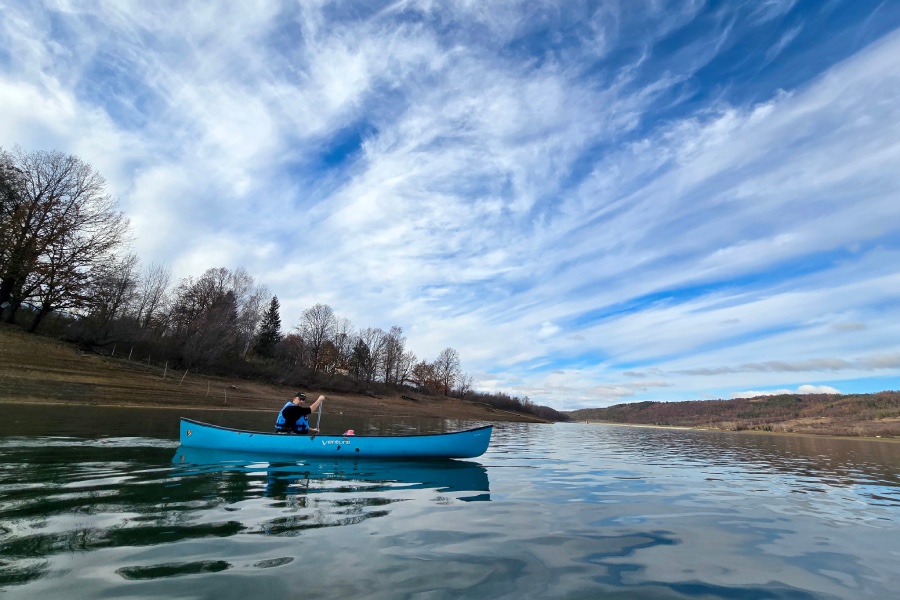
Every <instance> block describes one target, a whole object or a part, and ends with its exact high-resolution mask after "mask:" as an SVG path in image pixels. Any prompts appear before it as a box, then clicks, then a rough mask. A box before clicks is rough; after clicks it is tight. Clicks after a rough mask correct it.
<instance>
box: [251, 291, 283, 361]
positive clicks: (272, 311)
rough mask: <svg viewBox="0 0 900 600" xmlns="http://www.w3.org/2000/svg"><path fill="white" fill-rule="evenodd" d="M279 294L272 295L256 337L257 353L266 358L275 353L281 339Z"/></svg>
mask: <svg viewBox="0 0 900 600" xmlns="http://www.w3.org/2000/svg"><path fill="white" fill-rule="evenodd" d="M280 307H281V306H280V304H279V303H278V296H272V302H270V303H269V308H268V309H266V312H265V313H264V314H263V318H262V322H261V323H260V325H259V336H258V337H257V338H256V347H255V349H256V353H257V354H258V355H260V356H262V357H265V358H271V357H272V355H273V354H274V353H275V346H276V344H278V342H280V341H281V337H282V336H281V316H280V315H279V314H278V311H279V309H280Z"/></svg>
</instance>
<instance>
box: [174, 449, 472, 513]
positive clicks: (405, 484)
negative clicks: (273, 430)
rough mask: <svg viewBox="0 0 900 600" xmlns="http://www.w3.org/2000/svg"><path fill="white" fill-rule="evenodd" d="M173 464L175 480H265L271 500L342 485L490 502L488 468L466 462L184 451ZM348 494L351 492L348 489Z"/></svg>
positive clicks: (200, 450) (331, 488) (179, 453)
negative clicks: (229, 476)
mask: <svg viewBox="0 0 900 600" xmlns="http://www.w3.org/2000/svg"><path fill="white" fill-rule="evenodd" d="M172 462H173V463H174V464H175V465H177V466H178V468H177V469H176V470H175V471H174V472H173V475H176V476H185V475H192V474H197V475H200V474H210V473H230V474H239V473H244V474H246V475H247V477H248V478H250V479H252V478H254V477H257V478H258V477H260V476H262V477H264V478H265V489H264V490H263V494H264V495H265V496H267V497H272V498H277V497H283V496H287V495H292V494H309V493H319V492H326V491H330V492H341V491H342V486H343V487H346V486H354V485H356V484H361V485H365V486H366V491H369V492H372V491H379V490H413V489H434V490H436V491H438V492H441V493H444V492H447V493H449V492H482V493H479V494H476V495H473V496H464V497H458V499H459V500H464V501H483V500H490V483H489V480H488V474H487V469H486V468H485V467H483V466H482V465H481V464H479V463H477V462H473V461H467V460H417V461H412V460H378V459H323V458H315V457H298V458H296V459H290V458H286V457H285V456H283V455H266V454H261V453H251V452H233V451H226V450H210V449H206V448H190V447H185V446H180V447H179V448H178V449H177V450H176V451H175V456H174V457H173V459H172ZM344 491H346V490H344Z"/></svg>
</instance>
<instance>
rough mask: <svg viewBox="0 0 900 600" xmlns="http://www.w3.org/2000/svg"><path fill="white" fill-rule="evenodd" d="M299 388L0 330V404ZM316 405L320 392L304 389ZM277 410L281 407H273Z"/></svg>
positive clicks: (253, 402)
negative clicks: (190, 369)
mask: <svg viewBox="0 0 900 600" xmlns="http://www.w3.org/2000/svg"><path fill="white" fill-rule="evenodd" d="M295 391H296V389H295V388H292V387H291V388H289V387H283V386H275V385H269V384H265V383H260V382H254V381H247V380H242V379H229V378H225V377H211V376H206V375H198V374H195V373H187V374H185V372H184V371H179V372H174V371H173V370H171V369H166V368H165V367H160V366H157V365H148V364H147V363H146V362H141V361H137V360H128V359H127V357H126V356H122V357H121V358H120V357H118V356H117V357H115V358H111V357H108V356H100V355H97V354H90V353H85V352H82V351H80V350H78V349H77V348H75V347H74V346H71V345H69V344H65V343H62V342H58V341H55V340H51V339H48V338H43V337H40V336H36V335H29V334H27V333H24V332H22V331H21V330H19V329H18V328H15V327H12V326H9V325H0V402H34V403H60V404H92V405H107V406H142V407H169V408H178V407H189V408H227V409H250V410H265V411H272V410H277V409H278V408H280V407H281V404H282V403H283V402H285V401H286V400H287V399H288V398H289V397H290V396H292V395H293V393H294V392H295ZM304 392H306V394H307V396H308V397H309V398H310V399H311V400H312V399H314V398H315V397H316V396H317V395H318V394H319V393H323V392H320V391H319V390H304ZM326 396H327V398H328V400H327V402H326V410H328V411H333V412H347V413H348V414H351V413H352V414H356V415H361V416H396V417H435V418H449V419H472V420H485V421H540V419H537V418H535V417H530V416H528V415H523V414H519V413H511V412H506V411H502V410H498V409H494V408H492V407H489V406H486V405H483V404H477V403H473V402H469V401H465V400H458V399H455V398H442V397H434V396H421V397H420V396H408V397H405V398H404V397H401V396H400V395H395V396H384V397H377V398H376V397H369V396H364V395H348V394H334V393H330V392H328V393H326ZM273 407H274V408H273Z"/></svg>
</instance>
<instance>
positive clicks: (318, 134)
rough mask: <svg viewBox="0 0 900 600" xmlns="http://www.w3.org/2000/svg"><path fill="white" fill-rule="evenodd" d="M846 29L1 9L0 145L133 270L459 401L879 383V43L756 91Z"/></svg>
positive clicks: (656, 6)
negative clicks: (404, 365)
mask: <svg viewBox="0 0 900 600" xmlns="http://www.w3.org/2000/svg"><path fill="white" fill-rule="evenodd" d="M839 8H840V7H838V8H835V7H831V8H828V9H827V10H828V11H830V12H827V13H826V12H825V9H822V10H823V12H822V13H821V15H819V16H820V17H821V18H818V19H817V18H813V17H815V16H816V15H815V14H813V15H808V14H807V13H804V12H803V11H810V10H812V11H813V12H815V10H818V9H810V8H808V7H804V6H802V5H798V4H797V3H796V2H794V1H793V0H787V1H776V0H771V1H767V2H762V3H754V4H752V5H748V6H741V5H734V6H731V5H726V6H723V7H719V8H716V9H711V8H710V7H708V6H707V5H706V3H704V2H700V1H690V2H688V1H685V2H668V3H666V2H655V1H647V2H629V3H603V4H601V5H599V6H597V5H593V4H589V3H583V4H582V3H560V2H508V3H488V4H485V3H477V2H476V3H473V2H453V3H436V2H429V1H425V0H422V1H419V2H412V1H409V2H388V3H384V4H369V3H363V4H360V5H355V4H353V3H347V2H336V3H325V2H322V3H318V2H315V3H314V2H309V3H308V2H304V3H302V4H300V5H294V4H289V3H282V2H261V3H253V4H249V3H234V4H228V5H222V6H219V5H201V4H187V5H184V4H177V3H176V4H170V3H142V2H133V3H132V2H115V3H107V2H96V3H82V2H62V1H60V2H44V3H29V2H14V3H10V4H9V5H8V7H7V9H8V10H6V11H5V13H4V19H3V20H2V22H0V40H2V42H3V44H2V45H3V46H4V47H5V48H6V51H5V54H3V53H0V98H3V110H2V111H0V145H2V146H4V147H9V146H12V145H15V144H21V145H22V146H23V147H26V148H45V149H47V148H59V149H62V150H64V151H67V152H72V153H74V154H78V155H79V156H81V157H82V158H84V159H85V160H87V161H89V162H91V163H93V164H94V166H95V167H97V168H98V169H99V170H100V171H101V172H102V173H103V174H104V175H105V176H106V177H107V179H108V180H109V182H110V188H111V191H112V193H113V194H114V195H115V196H117V197H118V198H120V200H121V203H122V206H123V208H124V209H125V210H126V212H127V213H128V215H129V216H130V218H131V219H132V222H133V225H134V229H135V236H136V242H135V249H136V251H137V252H138V254H139V255H140V256H141V258H142V259H143V260H144V261H146V262H165V263H167V264H170V265H172V266H173V269H174V271H175V274H176V276H178V277H184V276H189V275H194V276H196V275H199V274H200V273H202V272H203V271H204V270H205V269H207V268H210V267H217V266H227V267H231V268H236V267H238V266H242V267H245V268H246V269H247V270H248V271H249V272H250V273H251V274H253V275H254V276H255V277H256V278H257V279H258V280H259V281H260V282H261V283H264V284H266V285H268V286H269V288H270V289H272V290H273V292H275V293H277V294H278V296H279V299H280V300H281V303H282V310H283V320H284V323H285V324H286V325H287V326H288V327H290V326H291V325H293V324H294V323H295V322H296V320H297V318H298V317H299V315H300V314H301V312H302V311H303V309H305V308H307V307H309V306H311V305H312V304H314V303H316V302H326V303H329V304H331V305H332V306H333V308H334V309H335V311H336V312H337V313H338V314H341V315H345V316H347V317H349V318H351V319H352V320H353V321H354V322H355V323H356V324H357V325H359V326H379V327H384V328H387V327H389V326H391V325H394V324H398V325H400V326H402V327H403V328H404V331H405V332H406V334H407V336H408V343H409V346H410V348H411V349H413V350H414V351H415V352H416V353H417V354H419V355H420V357H423V358H433V357H435V356H436V355H437V353H438V352H440V350H441V349H443V348H445V347H447V346H451V347H454V348H457V349H458V350H459V351H460V354H461V355H462V358H463V365H464V368H465V369H466V370H467V371H469V372H471V373H473V374H476V387H480V388H481V389H486V390H504V391H508V392H511V393H517V394H521V395H528V396H529V397H531V398H532V399H533V400H535V401H537V402H540V403H546V404H550V405H553V406H556V407H560V408H577V407H580V406H591V405H601V404H608V403H613V402H617V401H622V400H623V399H624V400H639V399H669V398H683V399H689V398H695V397H702V396H709V395H712V396H718V397H726V396H729V395H733V394H735V393H738V390H747V389H762V390H765V389H769V388H784V389H789V388H794V389H796V386H800V385H814V386H822V385H825V384H826V383H828V382H836V381H844V380H850V379H852V380H858V381H859V382H860V383H859V386H863V387H864V386H865V385H866V384H865V381H866V380H867V378H870V377H873V376H875V375H878V376H879V377H881V378H882V379H879V380H878V381H883V378H884V377H895V378H896V377H897V375H898V365H897V364H896V361H895V358H896V356H897V355H898V353H900V343H898V342H897V341H896V340H897V339H900V331H898V328H900V326H898V325H897V324H896V323H898V322H900V319H898V318H897V317H898V314H897V306H898V305H900V302H898V300H900V297H898V292H897V290H898V289H900V287H898V283H900V280H898V276H900V274H898V270H897V268H896V267H895V265H896V264H900V262H898V259H900V256H898V253H900V248H898V246H897V240H898V239H900V211H898V208H897V202H896V198H897V195H898V192H900V175H898V174H900V142H898V141H897V140H900V125H898V123H900V105H898V103H897V102H896V96H897V93H896V90H897V87H898V85H900V69H898V64H897V61H896V59H895V58H894V57H895V56H896V55H897V54H898V53H900V34H898V33H897V32H896V31H895V32H893V33H888V34H887V35H885V36H883V37H882V38H881V39H876V38H874V37H873V38H872V39H870V40H867V44H868V45H865V44H863V45H861V46H860V48H861V49H858V50H854V51H853V52H850V51H847V52H846V54H845V55H840V52H838V50H834V56H835V58H834V59H833V60H832V62H831V63H828V64H825V65H824V66H822V67H821V70H820V72H818V73H814V74H810V75H809V76H808V77H807V78H805V79H804V78H802V77H801V76H800V75H797V76H796V78H795V84H794V85H791V86H788V87H785V83H784V82H785V79H784V77H783V76H782V77H781V78H779V79H778V83H777V84H776V83H773V82H770V81H769V80H768V79H767V77H768V73H769V71H767V70H766V69H767V68H769V67H770V66H771V65H778V64H779V62H780V61H782V60H786V59H788V58H790V57H791V56H793V55H792V52H799V50H797V48H798V47H800V46H803V45H804V44H806V46H803V51H804V52H809V48H808V45H809V44H810V43H812V42H810V41H809V40H808V39H807V38H810V39H814V40H817V41H816V42H815V43H818V44H820V46H818V48H826V49H827V48H830V46H828V44H830V43H832V41H831V40H830V39H829V37H828V35H827V33H828V32H827V30H816V29H815V28H816V27H822V25H821V23H823V22H825V21H826V19H825V17H826V16H828V15H831V14H835V13H834V12H833V11H837V10H838V9H839ZM880 14H881V16H880V19H881V20H882V21H884V20H889V19H890V18H893V15H894V13H893V12H890V11H888V10H886V9H884V10H883V11H882V13H880ZM851 16H852V15H851ZM835 18H837V17H835ZM841 18H844V17H841ZM856 18H857V19H858V20H859V22H860V23H861V24H860V25H859V28H860V29H859V32H860V33H859V35H860V36H863V35H865V32H866V31H868V29H866V28H865V27H864V24H865V19H866V15H865V14H862V15H859V16H858V17H856ZM842 26H846V27H852V24H851V25H847V24H846V23H844V22H842ZM897 26H900V17H898V23H897ZM835 43H836V42H835ZM736 48H739V49H740V52H739V54H740V56H736V54H737V53H736V51H735V49H736ZM835 48H837V47H836V46H835ZM839 58H840V60H838V59H839ZM754 61H755V62H754ZM773 81H774V79H773ZM835 385H840V386H841V388H842V389H844V388H845V387H846V386H845V385H844V383H841V384H835ZM873 385H874V384H873ZM785 386H788V387H785Z"/></svg>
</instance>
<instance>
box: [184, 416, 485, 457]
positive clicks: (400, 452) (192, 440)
mask: <svg viewBox="0 0 900 600" xmlns="http://www.w3.org/2000/svg"><path fill="white" fill-rule="evenodd" d="M492 429H493V427H492V426H491V425H486V426H484V427H477V428H475V429H467V430H465V431H457V432H453V433H437V434H424V435H399V436H387V435H353V436H343V435H290V434H283V433H263V432H259V431H242V430H240V429H229V428H228V427H219V426H218V425H210V424H208V423H201V422H200V421H194V420H193V419H185V418H182V419H181V445H182V446H183V447H185V448H208V449H211V450H231V451H238V452H265V453H273V454H287V455H291V456H331V457H348V458H349V457H368V458H474V457H476V456H481V455H482V454H484V452H485V450H487V447H488V444H490V442H491V431H492Z"/></svg>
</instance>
